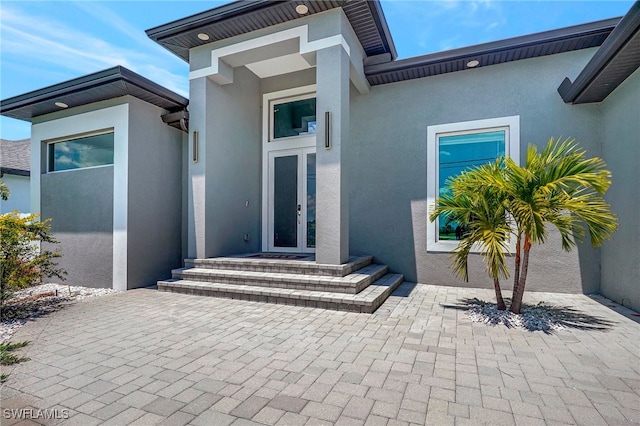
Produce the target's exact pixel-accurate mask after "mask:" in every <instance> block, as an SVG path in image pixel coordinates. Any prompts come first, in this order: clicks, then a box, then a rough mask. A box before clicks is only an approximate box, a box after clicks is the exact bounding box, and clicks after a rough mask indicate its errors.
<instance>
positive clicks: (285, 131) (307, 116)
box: [269, 94, 316, 141]
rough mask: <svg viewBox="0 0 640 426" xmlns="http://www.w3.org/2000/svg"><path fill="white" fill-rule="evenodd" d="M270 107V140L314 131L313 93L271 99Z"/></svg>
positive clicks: (308, 133) (314, 105)
mask: <svg viewBox="0 0 640 426" xmlns="http://www.w3.org/2000/svg"><path fill="white" fill-rule="evenodd" d="M270 109H271V111H270V117H269V121H270V135H269V140H270V141H273V140H276V139H284V138H291V137H296V136H305V135H313V134H315V133H316V98H315V94H305V95H299V96H295V97H290V98H285V99H277V100H273V101H271V104H270Z"/></svg>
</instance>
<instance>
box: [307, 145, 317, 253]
mask: <svg viewBox="0 0 640 426" xmlns="http://www.w3.org/2000/svg"><path fill="white" fill-rule="evenodd" d="M306 166H307V167H306V169H307V172H306V175H307V182H306V183H307V190H306V193H307V206H306V213H307V214H306V218H307V220H306V228H307V229H306V234H307V244H306V246H307V248H316V153H315V152H314V153H312V154H307V164H306Z"/></svg>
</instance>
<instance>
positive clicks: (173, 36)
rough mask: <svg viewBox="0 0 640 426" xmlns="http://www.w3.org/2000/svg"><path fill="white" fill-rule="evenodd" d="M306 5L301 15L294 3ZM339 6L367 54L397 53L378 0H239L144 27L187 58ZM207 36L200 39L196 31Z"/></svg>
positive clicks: (166, 46) (392, 54)
mask: <svg viewBox="0 0 640 426" xmlns="http://www.w3.org/2000/svg"><path fill="white" fill-rule="evenodd" d="M299 5H306V6H307V8H308V9H309V11H308V12H307V13H306V14H304V15H301V14H299V13H298V12H296V6H299ZM337 7H342V10H343V11H344V13H345V15H346V16H347V19H349V22H350V23H351V26H352V28H353V30H354V32H355V33H356V36H357V37H358V39H359V40H360V44H361V45H362V47H363V49H364V51H365V53H366V54H367V56H375V55H382V54H389V55H390V56H391V58H392V59H395V58H396V57H397V56H398V54H397V52H396V48H395V46H394V44H393V39H392V38H391V33H390V32H389V27H388V25H387V21H386V19H385V17H384V13H383V11H382V7H381V6H380V3H379V2H378V1H367V0H350V1H344V0H295V1H294V0H284V1H273V0H238V1H234V2H232V3H229V4H225V5H223V6H220V7H216V8H214V9H210V10H207V11H205V12H201V13H197V14H195V15H192V16H188V17H186V18H182V19H178V20H176V21H173V22H169V23H167V24H164V25H160V26H157V27H154V28H151V29H149V30H147V31H146V33H147V36H149V38H151V39H152V40H153V41H155V42H156V43H158V44H160V45H161V46H163V47H164V48H166V49H168V50H169V51H170V52H172V53H174V54H175V55H177V56H179V57H180V58H182V59H184V60H185V61H187V62H188V61H189V49H192V48H194V47H197V46H201V45H203V44H207V43H211V42H215V41H219V40H224V39H227V38H230V37H234V36H237V35H240V34H245V33H249V32H252V31H256V30H259V29H262V28H267V27H270V26H273V25H277V24H281V23H283V22H288V21H292V20H294V19H298V18H301V17H304V16H310V15H313V14H316V13H320V12H324V11H327V10H331V9H334V8H337ZM200 33H204V34H207V35H208V36H209V39H208V40H201V39H200V38H198V34H200Z"/></svg>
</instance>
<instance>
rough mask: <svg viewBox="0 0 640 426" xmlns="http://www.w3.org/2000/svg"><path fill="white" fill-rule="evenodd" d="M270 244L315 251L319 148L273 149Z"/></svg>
mask: <svg viewBox="0 0 640 426" xmlns="http://www.w3.org/2000/svg"><path fill="white" fill-rule="evenodd" d="M268 168H269V187H268V191H269V197H268V200H269V209H268V211H269V217H268V248H269V251H274V252H295V253H309V252H314V251H315V247H316V149H315V147H309V148H296V149H286V150H279V151H270V152H269V159H268Z"/></svg>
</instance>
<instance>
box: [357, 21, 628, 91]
mask: <svg viewBox="0 0 640 426" xmlns="http://www.w3.org/2000/svg"><path fill="white" fill-rule="evenodd" d="M618 22H620V18H614V19H606V20H603V21H597V22H591V23H588V24H582V25H576V26H571V27H566V28H560V29H557V30H552V31H544V32H540V33H536V34H529V35H525V36H520V37H514V38H509V39H505V40H499V41H494V42H490V43H484V44H478V45H476V46H469V47H463V48H460V49H453V50H448V51H444V52H438V53H433V54H429V55H424V56H417V57H414V58H409V59H402V60H399V61H393V62H386V63H381V64H372V65H367V66H365V75H366V76H367V79H368V80H369V83H370V84H371V85H374V86H375V85H378V84H386V83H394V82H397V81H403V80H411V79H415V78H422V77H429V76H432V75H438V74H445V73H450V72H455V71H461V70H465V69H469V67H468V66H467V64H468V63H469V62H470V61H478V64H477V65H476V67H484V66H488V65H496V64H501V63H505V62H511V61H517V60H521V59H529V58H536V57H539V56H545V55H553V54H556V53H563V52H569V51H572V50H579V49H586V48H589V47H597V46H600V45H601V44H602V43H603V42H604V41H605V39H606V38H607V37H608V36H609V34H611V32H612V31H613V29H614V28H615V26H616V24H618Z"/></svg>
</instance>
